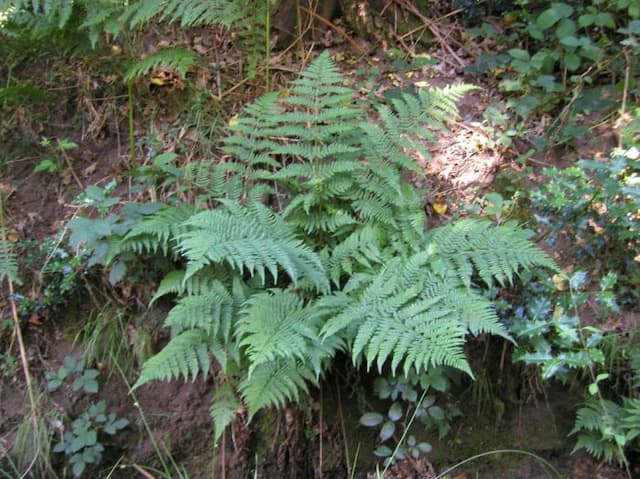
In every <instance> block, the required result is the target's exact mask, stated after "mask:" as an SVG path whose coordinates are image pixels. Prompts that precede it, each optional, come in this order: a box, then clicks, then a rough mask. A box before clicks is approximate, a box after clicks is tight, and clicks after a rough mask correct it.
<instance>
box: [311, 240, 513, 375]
mask: <svg viewBox="0 0 640 479" xmlns="http://www.w3.org/2000/svg"><path fill="white" fill-rule="evenodd" d="M434 260H435V258H434V256H433V254H432V253H431V252H423V253H418V254H416V255H414V256H413V257H411V258H409V259H407V260H402V259H400V258H396V259H395V260H393V261H392V262H391V263H390V264H388V265H387V266H386V267H385V268H384V269H383V270H382V271H381V272H380V273H378V274H376V275H371V276H370V277H369V280H368V281H367V280H366V279H364V281H363V277H362V276H361V277H357V281H358V286H357V287H355V288H353V287H352V286H351V285H350V284H349V283H347V285H346V286H345V289H346V290H350V289H353V292H352V293H350V294H349V295H347V296H346V297H343V301H342V303H341V304H340V303H339V305H340V308H339V311H340V312H339V313H338V314H337V315H335V316H333V317H331V318H330V319H329V320H328V321H327V322H326V324H325V326H324V327H323V329H322V336H323V337H324V338H328V337H331V336H333V335H335V334H338V333H341V332H342V331H344V332H343V333H341V334H343V335H346V337H347V338H348V340H349V341H350V342H351V344H352V346H351V354H352V357H353V358H354V360H358V358H359V356H360V354H363V355H364V358H365V360H366V362H367V364H368V365H369V366H371V365H372V364H376V365H377V367H378V369H379V370H381V369H382V367H383V366H384V365H385V364H386V363H387V361H388V360H390V365H391V368H392V370H393V371H395V370H396V369H397V368H398V366H400V365H402V366H403V371H404V373H405V374H407V373H408V372H409V370H411V369H413V370H417V371H423V370H426V369H428V368H430V367H434V366H439V365H448V366H452V367H455V368H457V369H460V370H462V371H465V372H467V373H468V374H469V375H472V373H471V370H470V368H469V365H468V363H467V361H466V359H465V356H464V351H463V349H462V346H463V345H464V340H465V336H466V334H467V331H468V330H472V332H474V333H478V332H481V331H487V332H491V333H493V334H499V335H502V336H506V332H505V331H504V329H503V327H502V326H501V325H500V323H499V322H498V319H497V317H496V315H495V312H494V311H493V309H492V305H491V303H490V302H489V301H487V300H486V299H484V298H483V297H482V296H481V295H480V294H477V293H474V292H473V291H472V290H470V289H468V288H466V287H465V286H464V283H463V281H462V279H461V278H459V277H458V276H457V275H456V274H455V272H453V271H451V270H448V271H446V270H445V271H440V272H437V268H434V264H433V263H434ZM338 296H342V294H339V295H338Z"/></svg>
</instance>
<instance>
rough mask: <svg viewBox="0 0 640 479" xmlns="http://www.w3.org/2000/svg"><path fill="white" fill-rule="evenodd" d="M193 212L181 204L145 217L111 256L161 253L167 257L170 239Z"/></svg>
mask: <svg viewBox="0 0 640 479" xmlns="http://www.w3.org/2000/svg"><path fill="white" fill-rule="evenodd" d="M193 211H194V208H193V207H192V206H188V205H184V204H183V205H180V206H167V207H165V208H162V209H161V210H159V211H157V212H156V213H153V214H151V215H148V216H146V217H145V218H144V219H143V220H142V221H141V222H140V223H138V224H137V225H136V226H134V227H133V228H131V230H130V231H129V233H127V235H126V236H125V237H124V238H123V239H122V241H120V243H119V244H118V245H116V246H115V247H114V250H113V253H112V256H116V255H117V254H119V253H122V252H124V251H133V252H135V253H137V254H143V253H155V252H156V251H161V252H162V253H163V254H164V255H167V254H168V252H169V249H170V246H171V241H172V239H173V238H175V237H176V236H177V235H178V233H179V232H180V228H181V224H182V223H183V222H184V221H185V220H186V219H187V218H189V217H190V216H191V214H193Z"/></svg>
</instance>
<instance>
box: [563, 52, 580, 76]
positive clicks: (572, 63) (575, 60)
mask: <svg viewBox="0 0 640 479" xmlns="http://www.w3.org/2000/svg"><path fill="white" fill-rule="evenodd" d="M580 63H581V60H580V57H579V56H578V55H576V54H575V53H567V54H566V55H565V56H564V64H565V66H566V67H567V69H568V70H569V71H572V72H573V71H576V70H577V69H578V68H580Z"/></svg>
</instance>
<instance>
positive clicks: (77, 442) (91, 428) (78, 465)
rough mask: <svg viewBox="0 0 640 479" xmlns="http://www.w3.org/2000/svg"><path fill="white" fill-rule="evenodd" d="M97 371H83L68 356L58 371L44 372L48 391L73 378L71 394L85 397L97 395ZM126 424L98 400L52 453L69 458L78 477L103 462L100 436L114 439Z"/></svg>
mask: <svg viewBox="0 0 640 479" xmlns="http://www.w3.org/2000/svg"><path fill="white" fill-rule="evenodd" d="M98 376H99V372H98V371H97V370H96V369H86V368H85V364H84V361H77V360H76V359H74V358H72V357H70V356H67V357H66V358H65V359H64V363H63V365H62V366H60V368H59V369H58V370H57V371H47V372H46V373H45V378H46V379H47V390H48V391H49V392H53V391H56V390H57V389H58V388H60V386H62V384H63V383H64V382H65V381H67V380H69V379H70V378H71V377H73V378H74V379H73V382H72V384H71V387H72V389H73V390H74V391H79V390H82V391H84V392H85V393H87V394H97V393H98V389H99V385H98V381H97V378H98ZM128 424H129V421H128V420H127V419H126V418H119V417H117V416H116V415H115V414H114V413H107V412H106V403H105V402H104V401H99V402H97V403H94V404H91V406H90V407H89V409H87V410H86V411H85V412H84V413H82V414H81V415H80V416H78V417H77V418H76V419H74V420H73V421H72V422H71V426H70V427H71V429H70V430H68V431H66V432H64V433H63V434H62V438H61V440H60V441H59V442H58V444H56V445H55V447H54V448H53V452H58V453H64V454H66V455H67V456H69V464H70V465H71V469H72V472H73V475H74V476H75V477H79V476H81V475H82V473H83V472H84V471H85V469H86V468H87V466H88V465H90V464H99V463H100V461H101V460H102V453H103V452H104V445H103V444H102V443H101V442H100V433H104V434H107V435H111V436H113V435H114V434H116V433H117V432H118V431H119V430H121V429H123V428H125V427H126V426H127V425H128Z"/></svg>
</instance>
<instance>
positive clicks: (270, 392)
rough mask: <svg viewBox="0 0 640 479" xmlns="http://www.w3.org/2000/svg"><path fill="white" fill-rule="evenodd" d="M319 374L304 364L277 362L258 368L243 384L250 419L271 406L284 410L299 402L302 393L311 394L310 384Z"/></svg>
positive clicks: (263, 364)
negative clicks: (290, 402)
mask: <svg viewBox="0 0 640 479" xmlns="http://www.w3.org/2000/svg"><path fill="white" fill-rule="evenodd" d="M315 381H316V375H315V374H314V372H313V371H312V370H311V369H310V368H308V367H306V366H305V365H304V364H301V363H296V362H294V361H275V362H270V363H262V364H260V365H259V366H257V367H256V368H255V369H254V370H253V373H252V374H251V376H248V377H246V378H245V379H244V380H243V381H242V383H241V384H240V387H239V389H240V391H241V394H242V397H243V400H244V401H245V403H246V404H248V406H249V419H251V418H252V417H253V416H254V415H255V414H256V413H257V412H258V411H260V410H261V409H263V408H265V407H269V406H279V407H283V406H284V405H285V404H286V403H287V402H288V401H299V400H300V394H301V393H305V394H307V393H308V392H309V389H308V386H307V384H308V382H315Z"/></svg>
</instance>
